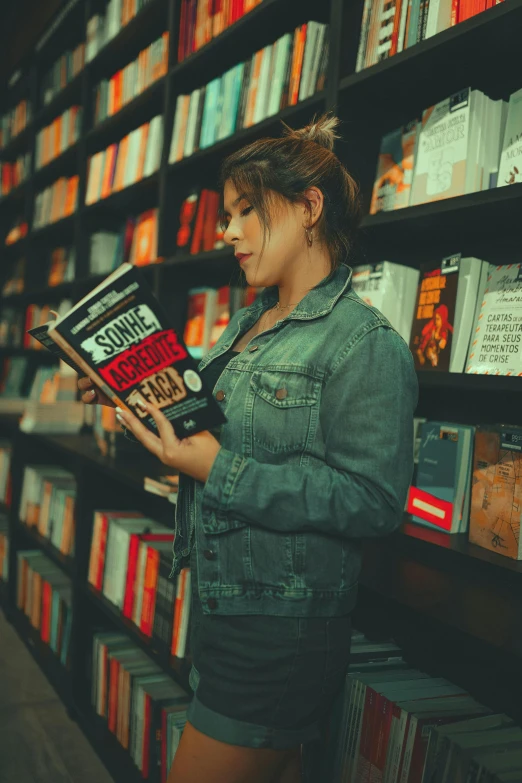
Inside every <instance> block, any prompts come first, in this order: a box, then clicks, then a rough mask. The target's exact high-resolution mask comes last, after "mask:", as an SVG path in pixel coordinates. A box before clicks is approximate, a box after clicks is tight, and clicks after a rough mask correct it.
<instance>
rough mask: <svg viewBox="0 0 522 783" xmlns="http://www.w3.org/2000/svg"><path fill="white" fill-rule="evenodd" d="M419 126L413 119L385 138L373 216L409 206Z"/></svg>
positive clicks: (371, 209) (377, 175)
mask: <svg viewBox="0 0 522 783" xmlns="http://www.w3.org/2000/svg"><path fill="white" fill-rule="evenodd" d="M418 127H419V123H418V121H417V120H413V122H410V123H409V124H408V125H404V126H402V127H401V128H398V129H397V130H394V131H391V132H390V133H387V134H386V135H385V136H383V139H382V141H381V149H380V152H379V162H378V165H377V173H376V176H375V183H374V186H373V192H372V200H371V204H370V214H371V215H375V214H376V213H377V212H381V211H388V210H393V209H402V208H403V207H407V206H409V203H410V194H411V184H412V180H413V164H414V153H415V146H416V142H417V133H418Z"/></svg>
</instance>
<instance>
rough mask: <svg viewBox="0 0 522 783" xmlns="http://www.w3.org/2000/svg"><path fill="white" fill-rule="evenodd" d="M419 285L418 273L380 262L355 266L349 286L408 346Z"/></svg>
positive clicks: (386, 262) (388, 262)
mask: <svg viewBox="0 0 522 783" xmlns="http://www.w3.org/2000/svg"><path fill="white" fill-rule="evenodd" d="M418 281H419V271H418V269H412V268H411V267H407V266H403V265H402V264H393V263H391V262H390V261H381V262H379V263H377V264H364V265H361V266H356V267H354V269H353V274H352V286H353V289H354V290H355V291H356V293H358V294H359V296H360V297H361V299H362V300H363V301H364V302H366V303H367V304H369V305H371V306H372V307H376V308H377V309H378V310H380V312H381V313H382V314H383V315H384V316H385V317H386V318H387V319H388V320H389V322H390V323H391V325H392V326H393V327H394V328H395V329H397V331H398V332H399V334H400V335H401V337H402V338H403V340H405V342H407V343H409V341H410V333H411V324H412V320H413V314H414V309H415V299H416V296H417V285H418Z"/></svg>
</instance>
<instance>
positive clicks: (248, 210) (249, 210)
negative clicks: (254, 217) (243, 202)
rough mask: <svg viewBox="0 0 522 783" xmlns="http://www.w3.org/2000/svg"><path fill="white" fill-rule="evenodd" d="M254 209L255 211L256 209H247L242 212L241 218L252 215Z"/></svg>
mask: <svg viewBox="0 0 522 783" xmlns="http://www.w3.org/2000/svg"><path fill="white" fill-rule="evenodd" d="M253 209H254V207H245V208H244V209H243V210H242V211H241V217H246V216H247V215H250V213H251V212H252V210H253Z"/></svg>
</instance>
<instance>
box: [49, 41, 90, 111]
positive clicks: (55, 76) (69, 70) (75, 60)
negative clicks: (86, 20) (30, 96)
mask: <svg viewBox="0 0 522 783" xmlns="http://www.w3.org/2000/svg"><path fill="white" fill-rule="evenodd" d="M84 65H85V42H83V43H79V44H78V46H77V47H76V48H75V49H73V50H72V51H71V50H67V51H66V52H64V53H63V54H62V55H61V57H59V58H58V59H57V60H55V61H54V63H53V64H52V66H51V67H50V68H49V70H48V71H46V72H45V74H44V75H43V78H42V86H41V95H42V103H43V104H44V106H47V104H48V103H51V101H52V100H53V98H54V97H55V96H56V95H58V93H59V92H61V90H63V88H64V87H66V86H67V85H68V84H69V82H72V80H73V79H74V77H75V76H77V75H78V74H79V73H80V71H81V70H83V66H84Z"/></svg>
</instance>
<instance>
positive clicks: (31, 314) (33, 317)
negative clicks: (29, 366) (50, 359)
mask: <svg viewBox="0 0 522 783" xmlns="http://www.w3.org/2000/svg"><path fill="white" fill-rule="evenodd" d="M71 307H72V301H71V300H70V299H63V300H62V301H61V302H60V304H59V305H58V306H56V307H53V310H55V312H57V313H58V314H59V315H61V314H62V313H66V312H67V311H68V310H70V309H71ZM49 320H51V306H50V305H47V304H46V305H37V304H30V305H28V306H27V309H26V311H25V328H24V334H23V343H22V345H23V347H24V348H30V349H31V350H33V351H40V350H42V348H43V346H42V344H41V342H39V341H38V340H35V338H34V337H33V336H32V335H31V334H29V333H28V330H29V329H34V328H35V327H37V326H43V325H44V324H46V323H47V322H48V321H49Z"/></svg>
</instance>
